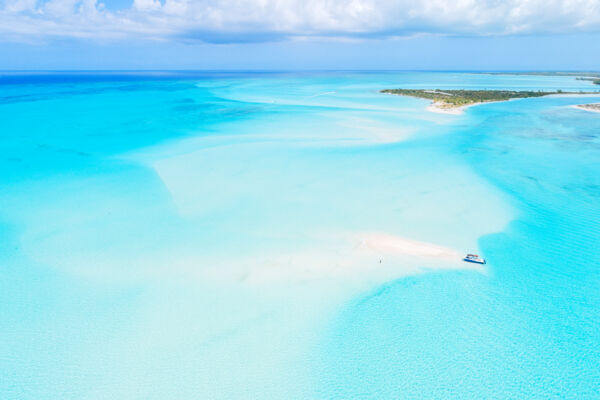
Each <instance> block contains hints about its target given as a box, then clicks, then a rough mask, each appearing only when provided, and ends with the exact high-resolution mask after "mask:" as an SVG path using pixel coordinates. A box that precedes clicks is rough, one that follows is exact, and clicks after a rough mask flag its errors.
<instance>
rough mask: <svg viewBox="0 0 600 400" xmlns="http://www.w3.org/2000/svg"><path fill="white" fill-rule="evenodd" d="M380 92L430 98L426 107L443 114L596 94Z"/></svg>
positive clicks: (422, 90)
mask: <svg viewBox="0 0 600 400" xmlns="http://www.w3.org/2000/svg"><path fill="white" fill-rule="evenodd" d="M381 93H388V94H395V95H400V96H410V97H418V98H421V99H428V100H431V101H432V102H431V104H430V105H429V107H427V109H428V110H429V111H433V112H439V113H444V114H461V113H462V112H463V110H464V109H465V108H466V107H469V106H473V105H476V104H482V103H490V102H497V101H507V100H512V99H524V98H528V97H542V96H549V95H565V94H566V95H574V94H598V92H563V91H562V90H557V91H553V92H543V91H515V90H463V89H461V90H440V89H435V90H432V89H384V90H381Z"/></svg>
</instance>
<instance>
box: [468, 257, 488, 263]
mask: <svg viewBox="0 0 600 400" xmlns="http://www.w3.org/2000/svg"><path fill="white" fill-rule="evenodd" d="M463 261H465V262H470V263H475V264H485V260H473V259H469V258H463Z"/></svg>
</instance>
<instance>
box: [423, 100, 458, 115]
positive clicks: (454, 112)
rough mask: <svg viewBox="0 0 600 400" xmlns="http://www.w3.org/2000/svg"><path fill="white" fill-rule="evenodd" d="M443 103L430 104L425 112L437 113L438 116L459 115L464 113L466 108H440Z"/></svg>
mask: <svg viewBox="0 0 600 400" xmlns="http://www.w3.org/2000/svg"><path fill="white" fill-rule="evenodd" d="M442 105H443V103H439V102H436V101H434V102H432V103H431V104H430V105H428V106H427V111H430V112H434V113H438V114H450V115H461V114H463V113H464V110H465V108H467V107H468V106H462V107H451V108H449V107H442Z"/></svg>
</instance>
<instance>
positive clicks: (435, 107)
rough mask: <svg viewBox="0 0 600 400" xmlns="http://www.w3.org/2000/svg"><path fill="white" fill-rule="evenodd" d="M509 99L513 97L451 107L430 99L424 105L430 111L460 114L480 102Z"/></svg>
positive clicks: (490, 102)
mask: <svg viewBox="0 0 600 400" xmlns="http://www.w3.org/2000/svg"><path fill="white" fill-rule="evenodd" d="M511 100H514V99H509V100H498V101H480V102H478V103H472V104H465V105H463V106H457V107H452V106H450V107H444V106H446V105H447V103H439V102H436V101H432V102H431V103H430V104H429V105H428V106H427V107H426V110H427V111H430V112H434V113H438V114H449V115H461V114H464V113H465V110H466V109H467V108H470V107H475V106H479V105H482V104H492V103H503V102H506V101H511Z"/></svg>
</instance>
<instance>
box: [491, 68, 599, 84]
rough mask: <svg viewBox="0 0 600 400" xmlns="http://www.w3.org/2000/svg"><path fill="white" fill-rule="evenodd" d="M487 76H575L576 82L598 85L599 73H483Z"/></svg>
mask: <svg viewBox="0 0 600 400" xmlns="http://www.w3.org/2000/svg"><path fill="white" fill-rule="evenodd" d="M485 74H489V75H539V76H575V77H576V78H575V79H577V80H578V81H591V82H592V83H593V84H594V85H600V72H597V71H589V72H586V71H529V72H528V71H514V72H508V71H506V72H485Z"/></svg>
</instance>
